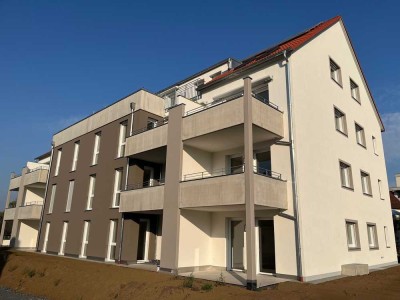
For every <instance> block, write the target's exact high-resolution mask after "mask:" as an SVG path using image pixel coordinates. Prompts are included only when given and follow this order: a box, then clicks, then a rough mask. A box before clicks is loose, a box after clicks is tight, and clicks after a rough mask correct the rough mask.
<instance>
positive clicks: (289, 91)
mask: <svg viewBox="0 0 400 300" xmlns="http://www.w3.org/2000/svg"><path fill="white" fill-rule="evenodd" d="M283 56H284V57H285V60H286V92H287V99H288V120H289V139H290V141H289V147H290V160H291V173H292V174H291V175H292V191H293V210H294V211H293V212H294V219H293V221H294V225H295V235H296V246H297V251H296V252H297V277H298V279H299V281H303V263H302V255H301V251H302V248H301V236H300V226H299V203H298V187H297V168H296V158H295V147H294V145H295V144H294V133H293V131H294V122H293V117H292V116H293V102H292V85H291V76H290V75H291V74H290V63H289V56H290V53H288V51H287V50H285V51H283Z"/></svg>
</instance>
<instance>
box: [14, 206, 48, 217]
mask: <svg viewBox="0 0 400 300" xmlns="http://www.w3.org/2000/svg"><path fill="white" fill-rule="evenodd" d="M42 207H43V205H42V204H29V205H26V206H21V207H19V209H18V220H39V219H40V214H41V213H42Z"/></svg>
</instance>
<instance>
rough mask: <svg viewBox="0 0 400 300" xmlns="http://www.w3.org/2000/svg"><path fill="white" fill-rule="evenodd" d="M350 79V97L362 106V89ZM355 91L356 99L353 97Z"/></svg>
mask: <svg viewBox="0 0 400 300" xmlns="http://www.w3.org/2000/svg"><path fill="white" fill-rule="evenodd" d="M349 79H350V96H351V98H353V99H354V100H356V101H357V103H358V104H361V98H360V87H359V85H358V84H357V83H356V82H355V81H354V80H353V79H352V78H351V77H349ZM353 85H354V86H355V88H353V87H352V86H353ZM353 90H355V93H356V97H354V95H353Z"/></svg>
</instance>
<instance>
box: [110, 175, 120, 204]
mask: <svg viewBox="0 0 400 300" xmlns="http://www.w3.org/2000/svg"><path fill="white" fill-rule="evenodd" d="M121 190H122V169H117V170H115V175H114V194H113V201H112V207H119V202H120V197H121Z"/></svg>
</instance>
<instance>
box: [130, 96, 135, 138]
mask: <svg viewBox="0 0 400 300" xmlns="http://www.w3.org/2000/svg"><path fill="white" fill-rule="evenodd" d="M130 106H131V126H130V130H129V136H132V132H133V112H134V110H135V103H134V102H131V104H130Z"/></svg>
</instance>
